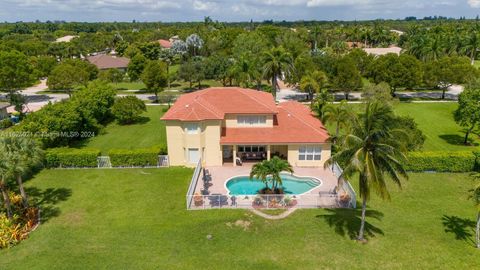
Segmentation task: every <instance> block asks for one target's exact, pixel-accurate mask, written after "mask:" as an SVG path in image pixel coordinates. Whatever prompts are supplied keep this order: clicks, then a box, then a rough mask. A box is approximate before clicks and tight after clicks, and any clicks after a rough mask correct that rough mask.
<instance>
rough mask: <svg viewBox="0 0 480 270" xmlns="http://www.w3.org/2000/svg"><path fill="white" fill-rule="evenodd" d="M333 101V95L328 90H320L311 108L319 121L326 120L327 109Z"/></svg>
mask: <svg viewBox="0 0 480 270" xmlns="http://www.w3.org/2000/svg"><path fill="white" fill-rule="evenodd" d="M332 101H333V95H332V94H330V93H329V92H328V91H327V90H326V89H322V90H320V92H318V94H317V96H316V97H315V99H314V100H313V102H312V104H311V106H310V108H311V110H312V111H313V112H315V114H316V116H317V117H318V119H323V118H324V113H325V107H326V106H328V104H329V103H330V102H332Z"/></svg>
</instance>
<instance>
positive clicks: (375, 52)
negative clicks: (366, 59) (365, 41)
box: [363, 46, 402, 56]
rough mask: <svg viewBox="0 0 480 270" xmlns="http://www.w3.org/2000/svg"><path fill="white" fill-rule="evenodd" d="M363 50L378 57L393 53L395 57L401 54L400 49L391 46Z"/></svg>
mask: <svg viewBox="0 0 480 270" xmlns="http://www.w3.org/2000/svg"><path fill="white" fill-rule="evenodd" d="M363 50H364V51H365V52H366V53H368V54H371V55H374V56H380V55H385V54H389V53H394V54H396V55H400V53H401V52H402V48H400V47H396V46H391V47H388V48H363Z"/></svg>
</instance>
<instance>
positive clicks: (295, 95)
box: [0, 80, 463, 112]
mask: <svg viewBox="0 0 480 270" xmlns="http://www.w3.org/2000/svg"><path fill="white" fill-rule="evenodd" d="M282 86H283V85H282ZM283 87H285V88H283V89H281V90H280V91H279V92H278V93H277V100H278V101H279V102H285V101H290V100H304V99H305V97H306V94H305V93H302V92H299V91H298V90H296V89H292V88H286V86H283ZM45 90H47V85H46V80H42V81H41V82H40V83H39V84H38V85H35V86H32V87H29V88H27V89H24V90H22V91H21V93H22V94H24V95H26V97H27V106H26V108H25V110H26V111H27V112H32V111H38V110H39V109H41V108H42V107H43V106H45V105H46V104H48V103H49V102H52V103H55V102H58V101H60V100H64V99H68V95H67V94H44V93H39V92H42V91H45ZM172 91H175V90H172ZM462 91H463V87H462V86H460V85H454V86H451V87H450V88H449V89H448V91H447V92H446V99H449V100H456V99H457V98H458V95H459V94H460V93H461V92H462ZM132 93H134V91H132ZM397 95H398V97H400V98H432V99H440V98H441V96H442V93H441V91H431V92H413V91H412V92H398V93H397ZM118 96H126V94H119V95H118ZM136 96H137V97H138V98H139V99H141V100H144V101H152V100H154V98H155V96H154V95H153V94H136ZM349 96H350V99H351V100H352V101H355V100H360V99H361V93H360V92H352V93H350V95H349ZM335 97H336V99H339V100H340V99H342V98H343V97H344V94H343V93H341V92H340V93H335ZM0 98H5V94H3V95H2V94H0ZM7 110H8V112H13V111H14V109H13V107H9V108H7Z"/></svg>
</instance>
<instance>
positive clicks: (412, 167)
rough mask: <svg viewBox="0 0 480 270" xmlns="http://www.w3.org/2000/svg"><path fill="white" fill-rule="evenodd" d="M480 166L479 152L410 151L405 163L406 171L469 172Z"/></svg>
mask: <svg viewBox="0 0 480 270" xmlns="http://www.w3.org/2000/svg"><path fill="white" fill-rule="evenodd" d="M479 168H480V153H472V152H411V153H409V154H408V161H407V163H406V164H405V169H406V170H407V171H413V172H424V171H435V172H471V171H474V170H478V169H479Z"/></svg>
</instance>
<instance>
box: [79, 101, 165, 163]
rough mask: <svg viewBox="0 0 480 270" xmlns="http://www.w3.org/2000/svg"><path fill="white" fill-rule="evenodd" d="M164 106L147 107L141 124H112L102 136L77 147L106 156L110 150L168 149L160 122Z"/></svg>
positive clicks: (162, 124)
mask: <svg viewBox="0 0 480 270" xmlns="http://www.w3.org/2000/svg"><path fill="white" fill-rule="evenodd" d="M166 109H167V108H166V107H164V106H147V112H146V113H144V114H143V118H142V119H141V120H140V122H138V123H136V124H132V125H119V124H117V123H111V124H109V125H108V126H107V127H105V128H104V129H103V130H102V131H101V132H100V134H98V135H97V136H95V137H93V138H90V139H88V140H85V141H82V142H81V143H79V144H77V145H76V146H77V147H85V148H97V149H100V150H101V151H102V152H103V153H104V154H106V153H107V152H108V150H109V149H113V148H116V149H118V148H121V149H135V148H149V147H153V146H160V147H164V148H165V147H166V144H167V141H166V140H167V139H166V134H165V124H164V123H163V122H162V121H161V120H160V117H162V115H163V114H164V110H166Z"/></svg>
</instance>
